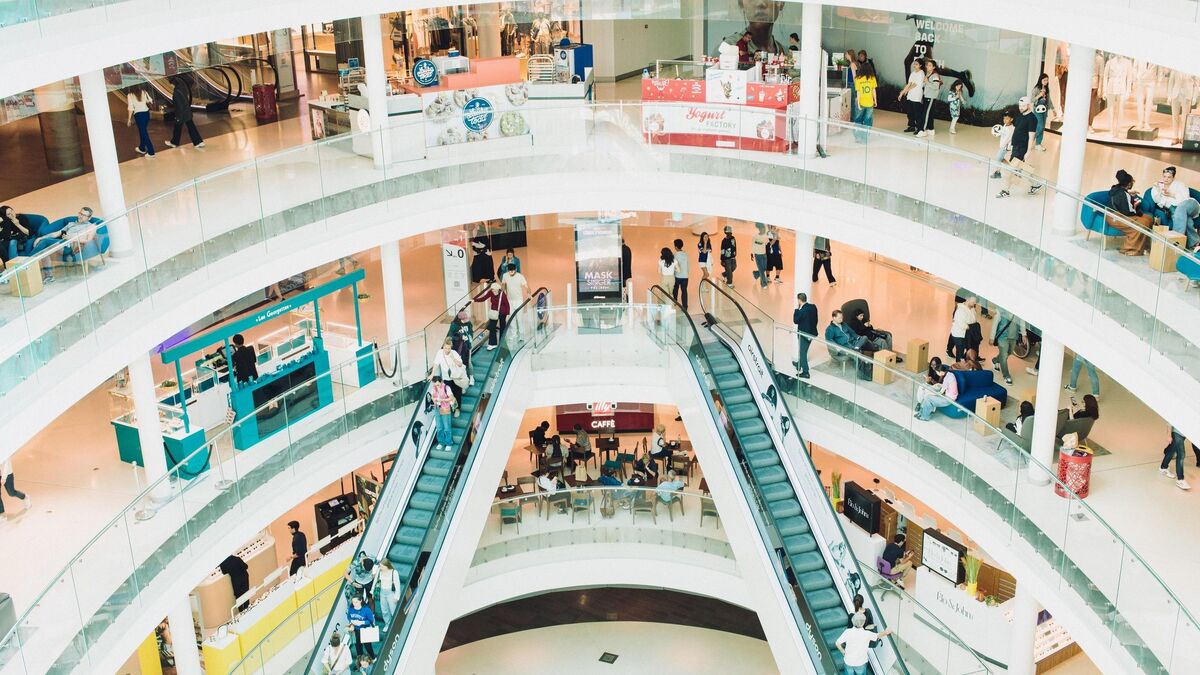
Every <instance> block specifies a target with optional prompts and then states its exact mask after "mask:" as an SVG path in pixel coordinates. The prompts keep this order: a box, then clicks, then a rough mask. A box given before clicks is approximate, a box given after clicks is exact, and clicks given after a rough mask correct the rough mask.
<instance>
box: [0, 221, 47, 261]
mask: <svg viewBox="0 0 1200 675" xmlns="http://www.w3.org/2000/svg"><path fill="white" fill-rule="evenodd" d="M22 215H24V216H25V217H26V218H28V219H29V224H30V225H32V226H33V236H32V237H30V238H29V240H28V241H27V242H26V244H25V248H24V249H21V250H18V249H17V242H15V241H10V242H8V250H7V251H5V252H4V259H5V260H12V259H13V258H15V257H17V256H19V255H29V253H30V251H31V250H32V249H33V241H34V240H35V239H37V238H38V237H40V236H42V235H43V234H45V233H47V232H53V230H48V229H46V228H47V227H49V225H50V220H49V219H47V218H46V216H40V215H38V214H36V213H25V214H22Z"/></svg>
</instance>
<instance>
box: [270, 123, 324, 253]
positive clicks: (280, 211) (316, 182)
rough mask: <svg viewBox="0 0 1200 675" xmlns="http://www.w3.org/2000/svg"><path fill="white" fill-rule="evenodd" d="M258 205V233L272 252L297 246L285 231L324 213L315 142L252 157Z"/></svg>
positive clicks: (302, 225)
mask: <svg viewBox="0 0 1200 675" xmlns="http://www.w3.org/2000/svg"><path fill="white" fill-rule="evenodd" d="M255 164H256V165H257V166H258V171H257V175H258V192H259V200H260V202H259V203H260V206H261V209H262V220H263V225H262V236H263V237H264V238H265V239H266V241H267V250H268V251H270V252H271V253H272V254H273V255H274V254H276V253H277V252H280V251H287V250H291V249H292V248H294V247H296V246H298V245H299V244H298V243H297V242H294V241H291V239H293V238H292V237H288V236H285V235H288V234H290V233H292V232H293V231H294V230H296V229H299V228H301V227H304V226H305V225H311V224H312V223H316V222H319V221H320V220H322V219H323V218H324V217H325V210H324V203H323V202H322V200H321V197H322V196H324V194H325V192H324V190H323V187H322V184H321V178H322V176H321V173H322V172H321V160H320V156H319V152H318V146H317V145H316V144H310V145H303V146H300V147H297V148H291V149H289V150H285V151H283V152H279V153H276V154H272V155H267V156H266V157H260V158H258V159H256V160H255Z"/></svg>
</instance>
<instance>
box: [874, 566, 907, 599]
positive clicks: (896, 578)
mask: <svg viewBox="0 0 1200 675" xmlns="http://www.w3.org/2000/svg"><path fill="white" fill-rule="evenodd" d="M875 569H877V570H879V576H881V577H883V580H882V581H880V582H879V584H877V585H876V586H875V589H874V590H876V591H878V592H879V594H880V597H883V596H884V595H886V594H887V593H895V594H896V595H900V591H899V590H897V588H896V586H898V585H899V584H900V580H901V577H903V576H904V575H903V574H895V573H893V572H892V564H891V563H890V562H888V561H886V560H884V559H883V558H876V559H875ZM889 582H890V583H889Z"/></svg>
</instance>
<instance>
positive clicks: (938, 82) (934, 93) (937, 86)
mask: <svg viewBox="0 0 1200 675" xmlns="http://www.w3.org/2000/svg"><path fill="white" fill-rule="evenodd" d="M941 94H942V76H941V75H940V74H938V67H937V61H934V60H933V59H925V84H924V85H923V87H922V89H921V130H920V131H918V132H917V136H920V137H925V136H933V134H934V129H933V103H934V102H935V101H937V100H938V97H939V96H941Z"/></svg>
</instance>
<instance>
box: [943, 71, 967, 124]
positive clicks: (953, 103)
mask: <svg viewBox="0 0 1200 675" xmlns="http://www.w3.org/2000/svg"><path fill="white" fill-rule="evenodd" d="M946 102H947V103H948V104H949V105H950V133H952V134H957V133H958V131H957V130H956V129H955V127H957V126H958V118H959V117H960V116H961V115H962V109H963V105H964V104H965V103H966V102H967V101H966V97H965V95H964V94H963V83H962V80H955V81H954V84H952V85H950V93H949V94H947V95H946Z"/></svg>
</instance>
